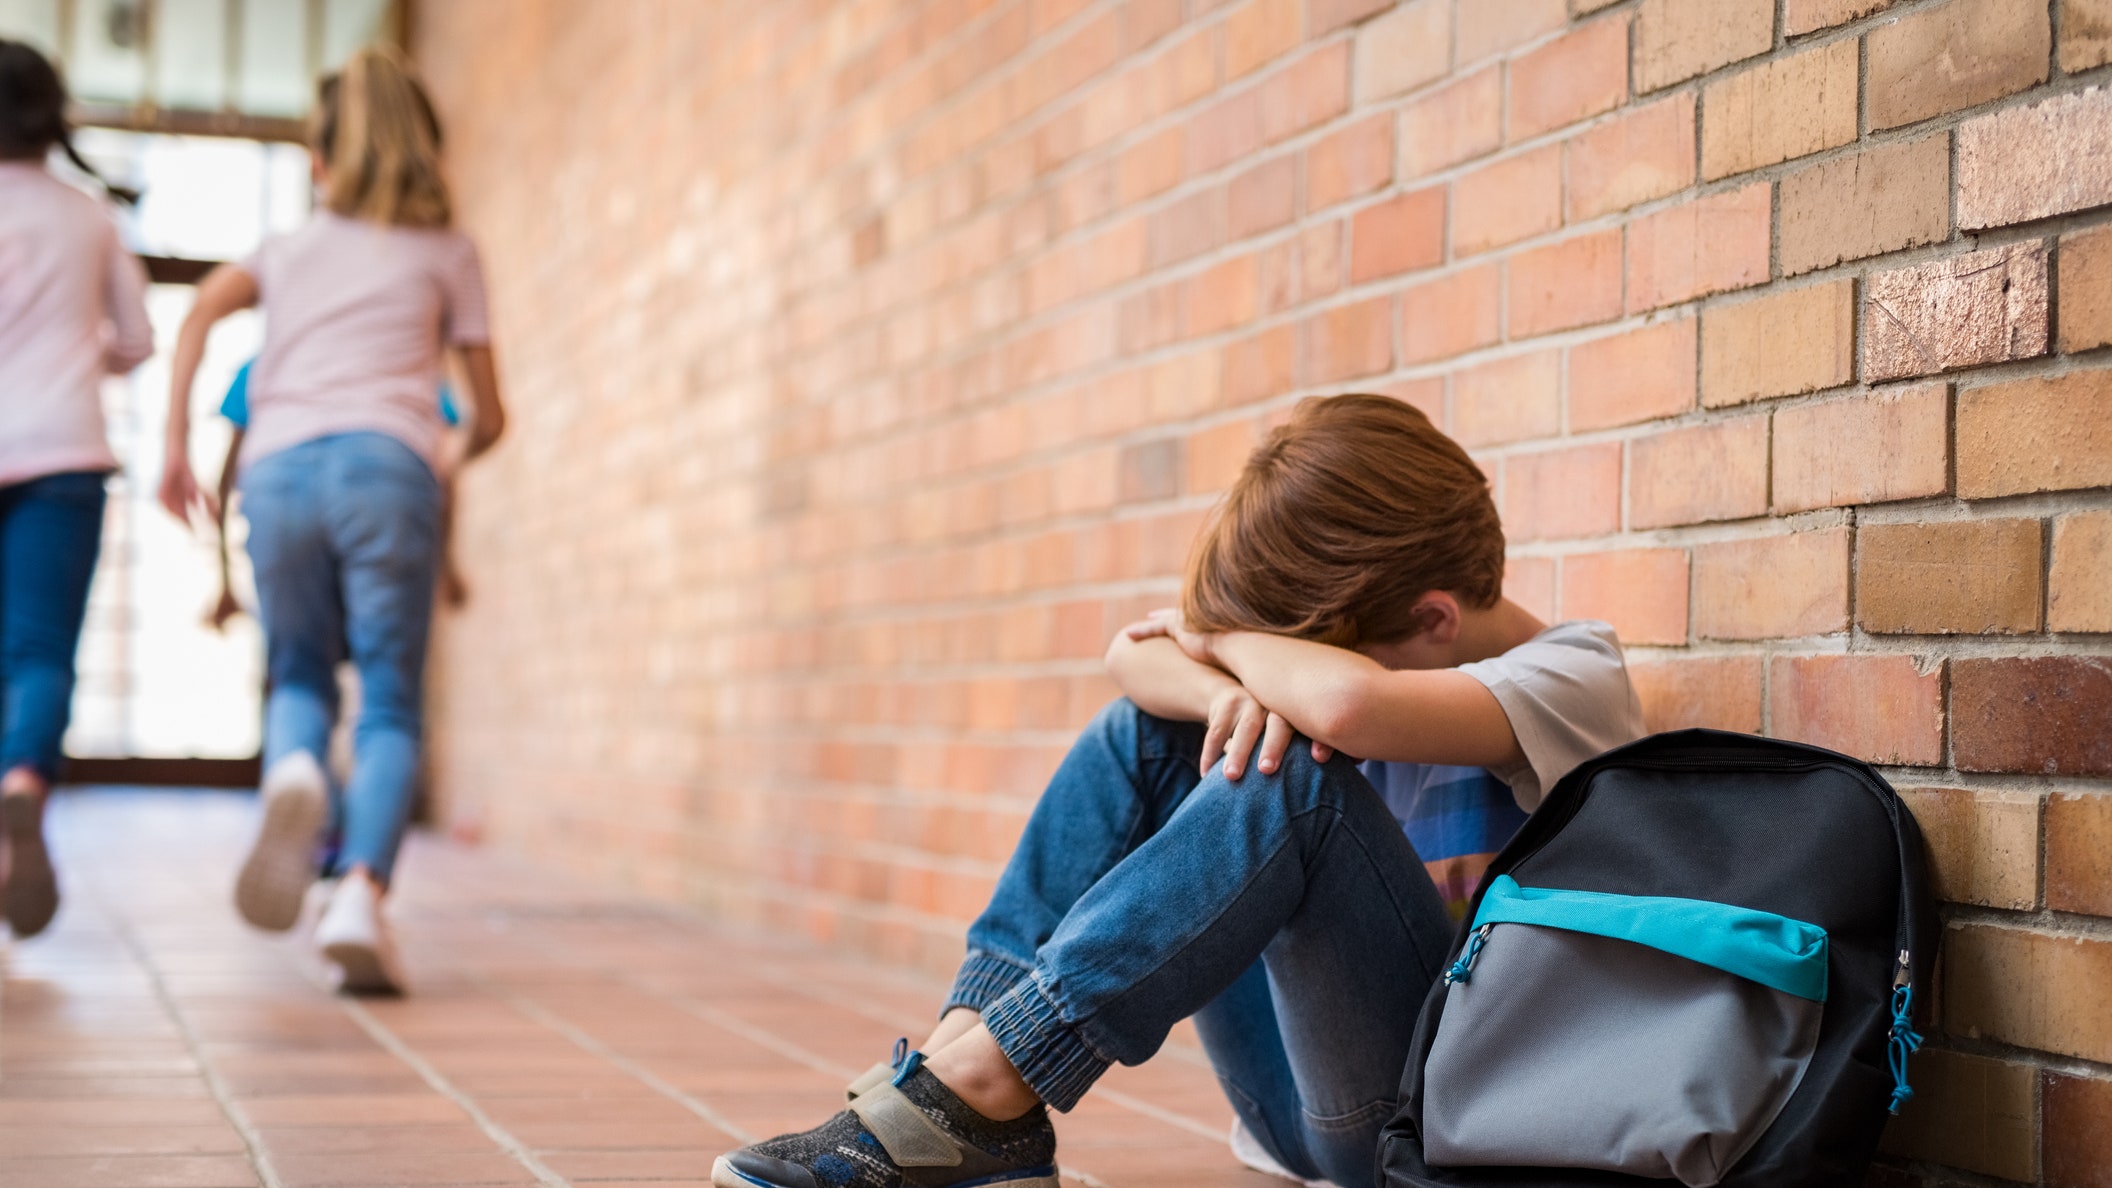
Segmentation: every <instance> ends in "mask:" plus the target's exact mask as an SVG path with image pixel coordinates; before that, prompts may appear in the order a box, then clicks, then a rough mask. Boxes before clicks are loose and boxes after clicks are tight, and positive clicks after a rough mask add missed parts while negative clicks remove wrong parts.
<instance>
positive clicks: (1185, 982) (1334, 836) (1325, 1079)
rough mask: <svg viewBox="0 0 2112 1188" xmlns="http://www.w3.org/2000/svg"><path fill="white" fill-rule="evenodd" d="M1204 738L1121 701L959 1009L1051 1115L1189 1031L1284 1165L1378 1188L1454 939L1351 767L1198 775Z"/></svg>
mask: <svg viewBox="0 0 2112 1188" xmlns="http://www.w3.org/2000/svg"><path fill="white" fill-rule="evenodd" d="M1202 739H1203V728H1202V727H1201V726H1200V725H1196V724H1191V723H1182V722H1169V721H1165V720H1163V719H1160V718H1155V717H1152V716H1151V715H1149V714H1146V713H1145V712H1143V711H1142V710H1140V709H1138V708H1137V707H1136V706H1135V705H1133V704H1131V703H1130V702H1128V701H1126V700H1124V701H1117V702H1115V703H1114V704H1112V705H1110V706H1108V707H1107V708H1106V709H1105V710H1103V711H1101V713H1100V715H1099V716H1098V717H1097V718H1095V719H1094V720H1093V724H1092V725H1091V726H1090V727H1088V728H1087V729H1086V731H1085V733H1084V735H1083V736H1081V737H1080V738H1079V739H1078V741H1077V743H1076V744H1075V745H1073V746H1072V748H1071V751H1070V754H1069V755H1068V756H1066V757H1065V759H1064V761H1063V764H1062V766H1061V767H1060V768H1059V769H1058V770H1057V772H1056V776H1055V778H1054V779H1053V780H1051V781H1050V783H1049V787H1048V790H1047V791H1046V792H1044V793H1043V794H1042V798H1041V802H1040V803H1039V804H1038V805H1036V806H1035V809H1034V813H1033V816H1032V817H1031V818H1030V819H1029V820H1028V822H1027V828H1026V833H1025V834H1024V835H1023V836H1022V837H1021V839H1020V843H1019V848H1018V849H1017V850H1015V851H1014V852H1013V855H1012V860H1011V862H1010V864H1009V865H1007V866H1006V868H1005V873H1004V875H1003V877H1002V878H1000V879H999V881H998V885H997V891H996V893H995V894H994V895H993V896H992V897H991V901H990V906H989V907H988V908H987V909H985V911H984V912H983V914H982V916H981V917H980V918H979V919H977V920H976V922H975V924H974V925H973V926H972V927H971V928H970V929H969V931H968V958H967V960H966V962H964V963H963V965H962V967H961V972H960V975H959V977H958V978H957V979H956V981H955V984H954V989H953V993H952V995H951V996H950V997H949V999H948V1003H947V1005H948V1007H949V1008H951V1007H954V1006H966V1007H972V1008H974V1009H976V1010H979V1011H981V1012H982V1015H983V1022H984V1024H985V1025H986V1026H988V1027H989V1028H990V1031H991V1034H992V1035H993V1036H995V1037H996V1039H997V1042H998V1046H999V1047H1001V1048H1002V1049H1004V1052H1005V1055H1006V1056H1007V1057H1008V1058H1009V1059H1010V1060H1011V1061H1012V1063H1013V1065H1014V1066H1015V1067H1016V1068H1018V1070H1019V1072H1020V1075H1021V1076H1022V1077H1024V1078H1025V1079H1026V1082H1027V1084H1028V1085H1029V1086H1030V1087H1031V1088H1032V1089H1033V1090H1034V1091H1035V1093H1036V1094H1038V1095H1039V1096H1040V1097H1041V1099H1042V1100H1043V1101H1046V1102H1048V1103H1049V1104H1050V1105H1052V1106H1055V1107H1056V1108H1058V1109H1069V1108H1070V1107H1071V1106H1073V1105H1075V1104H1076V1103H1077V1102H1078V1099H1079V1098H1080V1097H1081V1096H1083V1095H1084V1093H1085V1091H1086V1089H1087V1088H1089V1087H1090V1086H1091V1085H1092V1083H1093V1081H1094V1080H1096V1079H1097V1078H1098V1077H1099V1076H1100V1074H1101V1073H1103V1072H1105V1071H1106V1070H1107V1068H1108V1066H1109V1065H1111V1064H1114V1063H1117V1062H1119V1063H1122V1064H1136V1063H1138V1062H1140V1061H1143V1060H1145V1059H1147V1058H1148V1057H1150V1056H1151V1055H1152V1053H1154V1052H1156V1051H1157V1050H1158V1048H1159V1046H1160V1044H1161V1043H1163V1042H1164V1041H1165V1039H1166V1035H1167V1032H1168V1031H1169V1030H1170V1029H1171V1028H1172V1027H1173V1025H1174V1024H1175V1023H1177V1022H1179V1021H1180V1020H1181V1019H1184V1018H1187V1017H1188V1016H1190V1015H1193V1016H1194V1017H1195V1021H1196V1027H1197V1030H1198V1031H1200V1033H1201V1034H1202V1038H1203V1045H1204V1048H1205V1049H1206V1050H1207V1051H1208V1053H1209V1055H1210V1062H1211V1064H1212V1065H1213V1066H1214V1067H1215V1069H1216V1071H1217V1075H1218V1080H1219V1082H1220V1083H1221V1084H1222V1085H1223V1086H1224V1089H1225V1093H1226V1095H1227V1096H1228V1097H1229V1098H1230V1099H1231V1101H1232V1107H1233V1109H1234V1110H1235V1111H1236V1112H1237V1113H1238V1114H1239V1116H1240V1118H1241V1119H1242V1120H1243V1121H1244V1122H1245V1123H1246V1124H1247V1126H1248V1128H1249V1129H1250V1130H1252V1131H1253V1132H1254V1134H1255V1137H1257V1138H1258V1139H1260V1140H1261V1142H1262V1144H1263V1146H1265V1147H1266V1148H1267V1149H1268V1150H1269V1152H1270V1153H1271V1154H1272V1155H1274V1156H1275V1157H1276V1158H1277V1159H1278V1160H1279V1161H1280V1162H1281V1163H1282V1164H1283V1165H1284V1166H1285V1167H1287V1168H1289V1169H1290V1170H1292V1171H1294V1172H1297V1173H1299V1174H1300V1175H1302V1176H1307V1177H1315V1176H1325V1177H1326V1178H1328V1179H1331V1180H1333V1181H1335V1182H1336V1183H1337V1184H1340V1185H1342V1186H1343V1188H1367V1186H1369V1185H1371V1184H1373V1183H1374V1179H1373V1172H1374V1164H1375V1162H1376V1159H1377V1151H1378V1137H1379V1131H1380V1129H1381V1127H1383V1126H1384V1125H1385V1123H1386V1120H1387V1119H1388V1118H1390V1117H1391V1116H1392V1115H1393V1111H1394V1105H1395V1098H1396V1095H1397V1094H1398V1093H1399V1090H1400V1080H1401V1069H1402V1067H1403V1065H1404V1064H1405V1063H1406V1060H1407V1056H1408V1048H1409V1043H1410V1041H1411V1039H1412V1038H1413V1035H1414V1031H1415V1020H1416V1014H1417V1012H1418V1011H1419V1010H1420V1009H1421V1007H1422V1002H1423V997H1424V995H1425V994H1426V993H1427V992H1428V990H1429V988H1430V985H1431V983H1432V981H1434V980H1435V978H1436V977H1437V974H1438V972H1439V970H1440V967H1441V965H1442V963H1443V960H1444V954H1445V951H1446V949H1447V947H1448V945H1449V944H1450V941H1451V938H1452V931H1453V923H1452V921H1451V919H1450V918H1449V917H1448V916H1447V915H1446V913H1445V906H1444V903H1443V901H1442V900H1441V899H1440V898H1439V897H1438V893H1437V888H1436V887H1435V886H1434V885H1433V884H1432V883H1431V881H1430V876H1429V875H1428V874H1427V873H1426V872H1425V871H1424V869H1423V863H1422V860H1421V859H1420V858H1418V857H1417V856H1416V853H1415V848H1414V847H1413V846H1412V845H1410V844H1409V842H1408V839H1407V837H1406V836H1405V835H1404V834H1403V833H1402V832H1401V826H1400V823H1399V822H1397V821H1395V820H1394V818H1393V816H1392V814H1391V813H1389V812H1387V810H1386V807H1385V805H1384V804H1383V803H1381V802H1380V800H1379V797H1378V794H1377V793H1376V792H1375V791H1373V790H1372V787H1371V785H1370V784H1369V783H1368V782H1366V780H1365V779H1364V777H1363V776H1362V775H1360V774H1359V773H1358V772H1357V769H1356V766H1355V764H1354V763H1353V762H1352V761H1351V760H1349V759H1347V758H1343V757H1340V756H1337V757H1336V758H1334V759H1331V760H1329V761H1328V762H1327V763H1324V764H1323V763H1316V762H1314V761H1313V759H1312V756H1311V754H1310V753H1309V752H1308V750H1307V748H1306V747H1305V745H1304V744H1303V742H1302V741H1301V742H1300V743H1298V744H1295V745H1293V746H1292V747H1291V751H1290V754H1289V755H1288V756H1286V758H1285V762H1284V763H1283V765H1282V767H1281V768H1280V769H1279V770H1278V771H1277V773H1276V774H1275V775H1267V776H1265V775H1262V774H1261V773H1259V772H1257V771H1253V770H1249V771H1248V773H1247V774H1246V775H1245V776H1244V777H1243V778H1241V779H1240V780H1239V781H1238V782H1237V783H1234V782H1232V781H1230V780H1227V779H1225V777H1224V775H1223V774H1222V773H1221V772H1219V771H1215V770H1213V772H1212V773H1211V774H1210V775H1209V776H1206V777H1202V778H1200V779H1198V777H1197V775H1196V766H1197V761H1198V760H1199V759H1200V757H1201V751H1202Z"/></svg>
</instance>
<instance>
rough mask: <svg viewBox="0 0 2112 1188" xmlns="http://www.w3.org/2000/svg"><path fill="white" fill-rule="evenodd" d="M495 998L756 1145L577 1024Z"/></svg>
mask: <svg viewBox="0 0 2112 1188" xmlns="http://www.w3.org/2000/svg"><path fill="white" fill-rule="evenodd" d="M493 994H494V996H495V997H497V998H498V999H499V1000H500V1001H502V1002H505V1003H506V1004H507V1005H509V1006H511V1007H513V1009H514V1010H517V1011H519V1012H521V1013H522V1014H523V1015H526V1016H528V1017H529V1018H531V1019H534V1020H535V1021H536V1022H538V1023H541V1024H542V1025H543V1026H545V1027H548V1028H550V1029H551V1030H552V1031H555V1032H557V1033H558V1034H559V1035H561V1036H564V1037H565V1038H566V1039H568V1040H570V1041H572V1043H573V1044H575V1045H577V1046H578V1047H579V1048H580V1049H581V1050H582V1051H586V1052H589V1053H592V1054H593V1055H594V1056H596V1057H599V1058H600V1059H602V1060H606V1061H608V1062H609V1063H610V1064H613V1065H615V1066H616V1067H617V1068H619V1069H621V1070H623V1072H625V1073H627V1074H629V1075H630V1076H632V1077H634V1078H636V1079H637V1080H638V1081H639V1082H640V1083H641V1084H643V1085H645V1086H646V1087H647V1088H648V1089H651V1090H652V1091H653V1092H655V1093H658V1094H659V1095H660V1096H662V1097H665V1098H667V1099H668V1100H669V1101H672V1102H674V1103H675V1104H676V1105H679V1106H681V1107H682V1108H683V1109H686V1110H688V1111H689V1112H690V1113H692V1114H695V1115H696V1116H697V1117H699V1118H701V1119H703V1120H704V1121H706V1122H708V1123H710V1124H711V1125H712V1126H715V1127H717V1128H718V1129H719V1130H720V1131H722V1132H724V1133H725V1134H727V1135H728V1136H730V1137H731V1138H733V1139H734V1140H735V1141H736V1142H740V1143H752V1142H755V1141H756V1139H757V1137H758V1136H757V1135H755V1134H753V1133H751V1132H750V1131H749V1130H748V1129H747V1128H746V1127H744V1126H741V1125H740V1124H738V1123H736V1122H735V1121H733V1119H731V1118H728V1117H727V1116H725V1115H724V1114H721V1113H720V1112H719V1111H718V1110H717V1109H715V1108H713V1107H712V1106H711V1104H710V1103H708V1102H706V1101H704V1100H703V1099H701V1098H698V1097H695V1096H693V1095H691V1094H690V1093H688V1092H686V1091H684V1090H682V1089H681V1088H679V1087H677V1086H675V1085H674V1084H672V1083H670V1082H669V1081H668V1080H667V1079H666V1078H664V1077H662V1076H661V1075H660V1074H658V1073H656V1072H654V1071H653V1070H651V1069H649V1068H647V1067H645V1066H644V1065H642V1064H639V1063H638V1062H637V1061H635V1060H633V1059H631V1058H630V1057H628V1056H625V1055H624V1054H623V1053H621V1052H618V1051H616V1050H615V1049H614V1048H611V1047H609V1046H608V1045H607V1044H604V1043H602V1042H601V1041H600V1040H598V1039H595V1038H594V1036H593V1035H592V1034H590V1033H589V1032H587V1031H586V1030H585V1029H584V1028H581V1027H579V1026H578V1025H577V1024H574V1023H572V1022H571V1021H570V1020H567V1019H564V1018H561V1017H559V1016H558V1015H557V1014H556V1013H555V1012H553V1011H551V1010H550V1009H549V1008H547V1007H545V1006H543V1005H542V1004H541V1003H538V1002H534V1001H532V1000H530V999H527V998H522V997H520V996H518V995H511V994H507V993H506V992H505V991H503V990H496V989H495V990H494V991H493Z"/></svg>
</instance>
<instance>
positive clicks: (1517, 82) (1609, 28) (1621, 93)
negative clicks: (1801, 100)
mask: <svg viewBox="0 0 2112 1188" xmlns="http://www.w3.org/2000/svg"><path fill="white" fill-rule="evenodd" d="M1510 83H1511V101H1510V130H1509V132H1508V137H1509V139H1511V140H1514V141H1515V140H1527V139H1530V138H1532V137H1535V136H1538V135H1540V134H1541V133H1543V132H1552V131H1554V130H1555V129H1556V128H1561V127H1565V126H1567V125H1570V124H1574V123H1576V122H1577V121H1579V120H1583V119H1588V118H1589V117H1591V116H1595V115H1597V114H1599V113H1600V112H1602V111H1612V110H1613V109H1614V108H1616V107H1619V106H1620V105H1621V101H1622V100H1624V99H1626V98H1627V97H1628V20H1627V18H1626V17H1609V18H1607V19H1605V20H1600V21H1593V22H1591V23H1589V24H1587V25H1584V26H1582V27H1580V28H1578V29H1576V30H1574V31H1572V32H1570V33H1566V34H1564V35H1563V36H1561V37H1558V38H1556V39H1555V40H1553V41H1550V42H1548V43H1547V44H1546V45H1543V46H1541V47H1540V48H1538V49H1535V50H1532V51H1530V52H1528V53H1525V54H1522V55H1520V56H1519V57H1518V58H1517V59H1516V60H1514V61H1513V62H1512V63H1511V67H1510ZM1853 90H1854V88H1853V87H1850V92H1851V95H1852V93H1853Z"/></svg>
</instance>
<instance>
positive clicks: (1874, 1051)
mask: <svg viewBox="0 0 2112 1188" xmlns="http://www.w3.org/2000/svg"><path fill="white" fill-rule="evenodd" d="M1936 936H1937V926H1936V916H1935V911H1934V907H1933V905H1932V904H1931V903H1930V900H1929V895H1928V891H1927V887H1926V880H1925V877H1924V873H1923V857H1922V841H1921V832H1920V830H1919V829H1918V828H1916V826H1915V824H1914V819H1913V817H1911V816H1910V815H1908V812H1907V809H1906V806H1905V805H1904V804H1902V803H1901V802H1900V799H1899V796H1898V794H1897V793H1895V792H1893V790H1892V787H1891V785H1889V784H1887V783H1886V782H1885V781H1884V779H1883V778H1882V777H1880V776H1879V775H1878V774H1877V773H1876V772H1875V771H1872V770H1871V769H1870V767H1869V766H1868V765H1867V764H1864V763H1861V762H1859V761H1857V760H1855V759H1851V758H1849V757H1847V756H1845V755H1839V754H1835V753H1834V752H1832V751H1826V750H1821V749H1819V748H1817V747H1808V746H1800V745H1798V744H1795V743H1785V742H1776V741H1772V740H1769V739H1762V738H1754V737H1750V736H1747V735H1741V734H1725V733H1722V732H1719V731H1713V730H1685V731H1680V732H1677V733H1672V734H1661V735H1657V736H1654V737H1652V738H1646V739H1643V740H1642V741H1640V742H1636V743H1632V744H1630V745H1628V746H1625V747H1622V748H1620V749H1618V750H1614V751H1609V752H1607V753H1606V754H1604V755H1601V756H1599V757H1598V758H1596V759H1593V760H1591V761H1590V762H1588V763H1586V764H1584V765H1583V766H1582V767H1579V768H1577V769H1576V770H1575V771H1573V772H1571V773H1570V774H1569V775H1567V776H1565V777H1563V779H1562V780H1561V781H1560V782H1559V783H1558V784H1556V785H1555V787H1554V789H1553V791H1552V792H1550V793H1549V795H1548V797H1547V799H1546V802H1545V803H1544V804H1542V805H1541V806H1540V808H1539V810H1538V811H1537V812H1535V813H1534V814H1533V816H1532V819H1531V820H1529V821H1528V822H1527V823H1526V824H1525V826H1524V827H1523V828H1521V829H1520V830H1519V831H1518V833H1517V835H1516V836H1515V837H1513V838H1512V839H1511V841H1510V843H1509V844H1508V845H1506V846H1505V847H1504V848H1503V852H1502V853H1500V854H1499V855H1497V857H1496V860H1495V862H1494V863H1493V864H1491V866H1490V867H1489V872H1488V875H1487V877H1486V878H1485V879H1484V880H1483V883H1482V887H1481V890H1480V891H1479V892H1478V893H1477V894H1476V896H1475V898H1474V902H1473V904H1472V906H1471V907H1470V909H1469V911H1468V918H1467V920H1466V921H1465V922H1464V923H1463V924H1462V926H1461V929H1460V934H1459V936H1458V937H1457V938H1456V939H1455V940H1454V941H1453V946H1452V951H1451V954H1450V961H1451V965H1450V968H1449V969H1448V970H1447V971H1446V973H1445V976H1444V978H1443V980H1442V981H1440V982H1439V983H1438V984H1437V985H1436V986H1435V987H1433V988H1432V990H1431V993H1430V997H1429V999H1428V1000H1426V1001H1425V1003H1424V1005H1423V1013H1422V1017H1421V1020H1420V1022H1419V1024H1418V1026H1417V1028H1416V1035H1415V1045H1414V1048H1413V1050H1412V1051H1411V1053H1410V1055H1409V1059H1408V1067H1407V1070H1406V1071H1405V1072H1404V1073H1403V1075H1402V1082H1401V1107H1400V1111H1399V1113H1398V1114H1396V1115H1395V1116H1394V1119H1393V1121H1392V1122H1391V1123H1390V1124H1388V1126H1387V1128H1386V1132H1385V1136H1384V1139H1383V1140H1382V1142H1381V1144H1380V1149H1379V1156H1378V1158H1379V1173H1380V1179H1381V1181H1382V1182H1383V1183H1384V1184H1386V1185H1387V1186H1388V1188H1410V1186H1415V1188H1424V1186H1428V1188H1437V1186H1447V1188H1450V1186H1464V1185H1483V1184H1502V1185H1507V1186H1512V1188H1540V1186H1547V1188H1552V1186H1555V1185H1583V1184H1590V1185H1616V1184H1639V1183H1642V1182H1644V1181H1646V1180H1655V1181H1658V1182H1659V1183H1660V1184H1662V1183H1663V1182H1664V1181H1665V1180H1668V1179H1669V1180H1677V1181H1679V1182H1680V1183H1682V1184H1685V1185H1688V1186H1690V1188H1710V1186H1712V1185H1719V1184H1720V1185H1723V1186H1724V1188H1761V1186H1770V1188H1772V1186H1776V1185H1782V1186H1788V1185H1854V1184H1859V1183H1860V1182H1861V1180H1862V1177H1863V1173H1864V1170H1865V1168H1866V1166H1867V1165H1868V1163H1869V1161H1870V1158H1871V1156H1872V1155H1873V1154H1874V1153H1875V1152H1876V1149H1877V1141H1878V1136H1879V1134H1880V1132H1881V1131H1882V1130H1883V1128H1884V1123H1885V1118H1886V1116H1887V1113H1888V1112H1890V1111H1896V1110H1897V1109H1898V1107H1899V1105H1900V1103H1901V1102H1903V1101H1904V1100H1905V1099H1906V1098H1907V1097H1908V1096H1911V1092H1912V1091H1911V1090H1910V1089H1909V1088H1908V1087H1907V1078H1906V1060H1907V1056H1908V1054H1909V1053H1911V1052H1912V1051H1913V1050H1914V1048H1915V1047H1916V1046H1918V1045H1919V1044H1920V1042H1921V1040H1920V1036H1918V1035H1917V1034H1916V1033H1915V1032H1914V1030H1913V1016H1914V1007H1915V1004H1917V1003H1921V1002H1925V1001H1926V1000H1927V982H1928V977H1929V971H1930V970H1931V968H1933V958H1934V956H1935V943H1936Z"/></svg>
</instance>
